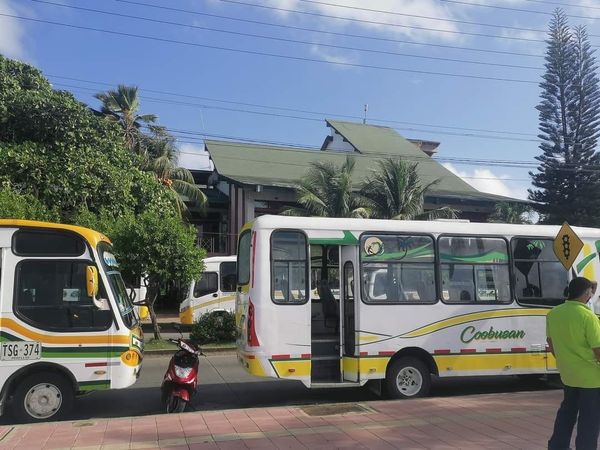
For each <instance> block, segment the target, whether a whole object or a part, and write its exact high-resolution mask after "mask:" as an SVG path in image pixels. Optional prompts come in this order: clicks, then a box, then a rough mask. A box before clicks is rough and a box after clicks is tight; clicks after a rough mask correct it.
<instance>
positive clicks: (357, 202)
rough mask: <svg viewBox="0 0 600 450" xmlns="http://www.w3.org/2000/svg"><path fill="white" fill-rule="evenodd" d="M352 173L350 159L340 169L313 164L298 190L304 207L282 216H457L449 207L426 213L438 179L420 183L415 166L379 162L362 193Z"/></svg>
mask: <svg viewBox="0 0 600 450" xmlns="http://www.w3.org/2000/svg"><path fill="white" fill-rule="evenodd" d="M353 170H354V159H353V158H352V157H350V156H348V157H347V158H346V162H345V163H344V164H343V165H342V166H340V167H338V166H336V165H335V164H332V163H329V162H315V163H313V164H312V167H311V168H310V169H309V171H308V172H307V173H306V175H305V176H304V177H303V178H302V180H301V181H300V186H299V187H298V188H297V189H296V192H297V195H298V203H299V204H300V205H301V208H291V209H288V210H286V211H284V212H283V214H286V215H304V216H323V217H358V218H367V217H370V218H376V219H401V220H411V219H434V218H438V217H446V218H455V217H456V211H455V210H453V209H452V208H448V207H442V208H438V209H434V210H430V211H427V212H425V211H424V210H423V203H424V197H425V193H426V192H427V191H428V190H429V189H430V188H431V187H432V186H435V185H436V184H437V183H438V180H435V181H433V182H431V183H428V184H425V185H423V184H421V181H420V179H419V176H418V173H417V164H416V163H413V164H409V163H407V162H405V161H402V160H400V159H393V158H388V159H385V160H381V161H378V164H377V167H375V168H373V169H372V170H371V173H370V175H369V176H368V177H367V179H366V180H364V182H363V184H362V187H361V189H360V190H359V191H355V190H354V189H353V186H352V172H353Z"/></svg>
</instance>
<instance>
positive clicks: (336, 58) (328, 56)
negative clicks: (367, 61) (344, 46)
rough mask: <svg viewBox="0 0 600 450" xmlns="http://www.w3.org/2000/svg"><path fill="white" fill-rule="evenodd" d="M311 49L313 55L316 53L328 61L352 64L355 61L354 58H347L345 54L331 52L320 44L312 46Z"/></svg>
mask: <svg viewBox="0 0 600 450" xmlns="http://www.w3.org/2000/svg"><path fill="white" fill-rule="evenodd" d="M310 51H311V53H312V54H313V55H315V56H316V57H318V58H319V59H322V60H324V61H328V62H332V63H335V64H351V63H352V62H353V61H352V59H350V58H347V57H345V56H341V55H333V54H331V53H330V52H327V51H325V50H323V48H321V47H320V46H318V45H313V46H311V48H310Z"/></svg>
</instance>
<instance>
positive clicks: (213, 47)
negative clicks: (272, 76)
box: [0, 13, 538, 84]
mask: <svg viewBox="0 0 600 450" xmlns="http://www.w3.org/2000/svg"><path fill="white" fill-rule="evenodd" d="M0 16H2V17H11V18H13V19H18V20H26V21H31V22H36V23H44V24H48V25H55V26H61V27H66V28H72V29H78V30H86V31H95V32H99V33H105V34H112V35H115V36H126V37H133V38H138V39H144V40H151V41H157V42H164V43H169V44H176V45H188V46H193V47H200V48H207V49H211V50H222V51H228V52H235V53H243V54H248V55H257V56H268V57H272V58H279V59H288V60H293V61H302V62H315V63H320V64H329V65H337V66H343V67H354V68H362V69H373V70H383V71H391V72H405V73H413V74H418V75H438V76H445V77H452V78H469V79H476V80H486V81H501V82H509V83H523V84H538V82H537V81H534V80H521V79H516V78H502V77H491V76H483V75H470V74H458V73H450V72H434V71H428V70H414V69H403V68H400V67H389V66H377V65H370V64H359V63H351V62H342V61H329V60H324V59H317V58H308V57H302V56H290V55H281V54H278V53H268V52H260V51H256V50H242V49H236V48H231V47H222V46H216V45H206V44H199V43H196V42H189V41H179V40H175V39H167V38H160V37H157V36H147V35H142V34H136V33H126V32H121V31H113V30H105V29H102V28H93V27H86V26H81V25H73V24H68V23H64V22H56V21H51V20H43V19H36V18H33V17H23V16H17V15H15V14H4V13H0Z"/></svg>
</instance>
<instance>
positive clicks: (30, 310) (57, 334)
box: [0, 219, 144, 422]
mask: <svg viewBox="0 0 600 450" xmlns="http://www.w3.org/2000/svg"><path fill="white" fill-rule="evenodd" d="M143 342H144V341H143V335H142V330H141V328H140V326H139V321H138V317H137V315H136V312H135V310H134V307H133V305H132V303H131V301H130V298H129V295H128V293H127V290H126V288H125V284H124V282H123V279H122V278H121V274H120V272H119V264H118V262H117V260H116V258H115V256H114V252H113V250H112V247H111V243H110V240H109V239H108V238H107V237H106V236H104V235H102V234H101V233H98V232H95V231H92V230H90V229H87V228H82V227H77V226H70V225H62V224H54V223H46V222H36V221H26V220H12V219H0V413H5V412H6V411H7V410H9V409H10V411H11V412H12V413H13V415H14V416H15V417H16V418H17V419H18V420H20V421H25V422H39V421H44V420H49V419H52V420H54V419H59V418H62V417H64V416H65V415H66V414H67V413H68V411H69V409H70V408H71V406H72V405H73V403H74V401H75V397H76V396H77V395H78V394H82V393H86V392H89V391H93V390H99V389H116V388H125V387H128V386H130V385H132V384H133V383H135V381H136V379H137V377H138V376H139V373H140V369H141V362H142V357H143Z"/></svg>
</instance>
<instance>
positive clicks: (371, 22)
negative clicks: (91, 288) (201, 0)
mask: <svg viewBox="0 0 600 450" xmlns="http://www.w3.org/2000/svg"><path fill="white" fill-rule="evenodd" d="M220 1H221V2H224V3H232V4H236V5H243V6H250V7H253V8H261V9H267V10H273V11H283V12H290V13H294V14H302V15H307V16H314V17H324V18H327V19H337V20H345V21H348V22H358V23H367V24H369V25H383V26H389V27H397V28H410V29H413V30H421V31H432V32H436V33H450V34H459V35H463V36H477V37H486V38H494V39H507V40H511V41H525V42H545V40H544V39H533V38H524V37H518V36H504V35H500V34H486V33H472V32H466V31H456V30H444V29H441V28H428V27H417V26H414V25H402V24H397V23H389V22H379V21H376V20H366V19H356V18H352V17H344V16H333V15H331V14H322V13H316V12H311V11H301V10H298V9H290V8H280V7H277V6H268V5H258V4H256V3H248V2H245V1H241V0H220ZM442 1H444V0H442Z"/></svg>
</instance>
